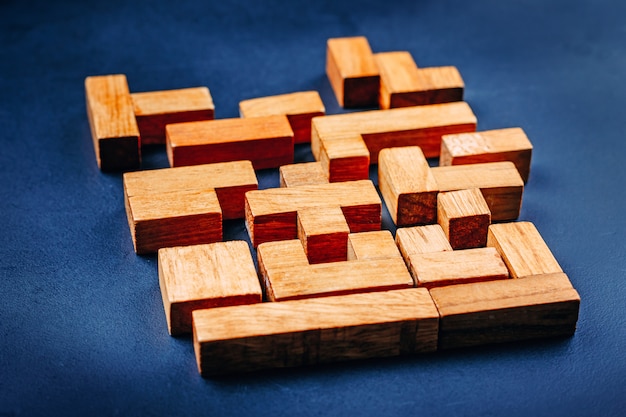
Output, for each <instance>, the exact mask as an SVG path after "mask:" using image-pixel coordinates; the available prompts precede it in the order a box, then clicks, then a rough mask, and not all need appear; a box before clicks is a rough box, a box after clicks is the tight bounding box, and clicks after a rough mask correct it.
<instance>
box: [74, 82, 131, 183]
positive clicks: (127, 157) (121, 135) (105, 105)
mask: <svg viewBox="0 0 626 417" xmlns="http://www.w3.org/2000/svg"><path fill="white" fill-rule="evenodd" d="M85 97H86V102H87V114H88V116H89V126H90V128H91V136H92V139H93V146H94V150H95V153H96V161H97V162H98V167H100V169H101V170H102V171H129V170H134V169H138V168H139V166H140V165H141V149H140V145H139V129H138V127H137V121H136V120H135V113H134V111H133V101H132V99H131V97H130V92H129V90H128V83H127V81H126V76H125V75H123V74H116V75H102V76H91V77H87V78H85Z"/></svg>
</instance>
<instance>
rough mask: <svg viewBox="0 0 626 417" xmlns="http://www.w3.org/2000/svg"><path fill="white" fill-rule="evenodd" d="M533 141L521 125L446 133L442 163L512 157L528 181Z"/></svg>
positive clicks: (447, 164)
mask: <svg viewBox="0 0 626 417" xmlns="http://www.w3.org/2000/svg"><path fill="white" fill-rule="evenodd" d="M532 149H533V145H532V144H531V143H530V140H528V137H527V136H526V134H525V133H524V131H523V130H522V129H521V128H519V127H514V128H509V129H496V130H487V131H484V132H475V133H457V134H453V135H444V136H443V138H442V141H441V157H440V159H439V165H441V166H449V165H463V164H477V163H482V162H498V161H511V162H513V163H514V164H515V167H516V168H517V170H518V171H519V174H520V176H521V177H522V179H523V180H524V182H528V176H529V174H530V159H531V155H532Z"/></svg>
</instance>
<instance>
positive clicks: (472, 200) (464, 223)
mask: <svg viewBox="0 0 626 417" xmlns="http://www.w3.org/2000/svg"><path fill="white" fill-rule="evenodd" d="M437 222H438V223H439V225H440V226H441V228H442V229H443V231H444V233H445V234H446V236H447V237H448V240H449V241H450V245H451V246H452V248H453V249H469V248H481V247H484V246H486V245H487V231H488V229H489V224H491V212H490V211H489V207H488V206H487V202H486V201H485V199H484V197H483V195H482V193H481V192H480V190H479V189H478V188H470V189H468V190H458V191H449V192H446V193H439V195H438V196H437Z"/></svg>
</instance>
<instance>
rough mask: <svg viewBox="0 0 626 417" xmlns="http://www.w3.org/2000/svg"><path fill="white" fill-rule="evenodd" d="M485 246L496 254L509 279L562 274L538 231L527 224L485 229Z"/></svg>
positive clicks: (520, 223)
mask: <svg viewBox="0 0 626 417" xmlns="http://www.w3.org/2000/svg"><path fill="white" fill-rule="evenodd" d="M487 245H488V246H491V247H494V248H496V249H497V250H498V252H500V254H501V255H502V258H503V259H504V262H505V263H506V265H507V266H508V268H509V271H510V272H511V276H512V277H513V278H525V277H529V276H533V275H542V274H550V273H559V272H563V270H562V269H561V266H560V265H559V263H558V262H557V260H556V259H555V258H554V255H552V252H551V251H550V248H549V247H548V245H546V243H545V241H544V240H543V238H542V237H541V235H540V234H539V231H538V230H537V228H536V227H535V225H534V224H532V223H530V222H515V223H501V224H493V225H491V226H489V235H488V239H487Z"/></svg>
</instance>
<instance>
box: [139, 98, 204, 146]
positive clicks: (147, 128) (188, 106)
mask: <svg viewBox="0 0 626 417" xmlns="http://www.w3.org/2000/svg"><path fill="white" fill-rule="evenodd" d="M130 96H131V97H132V99H133V106H134V110H135V116H136V118H137V125H138V126H139V132H140V134H141V145H142V146H143V145H153V144H165V126H166V125H168V124H172V123H183V122H195V121H200V120H212V119H213V117H214V114H215V105H214V104H213V99H212V97H211V93H210V92H209V89H208V88H206V87H194V88H181V89H177V90H164V91H149V92H143V93H132V94H131V95H130Z"/></svg>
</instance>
